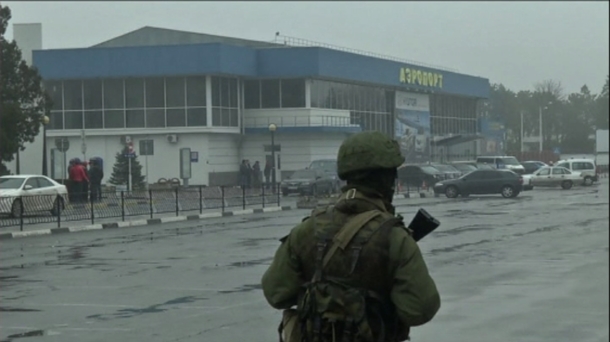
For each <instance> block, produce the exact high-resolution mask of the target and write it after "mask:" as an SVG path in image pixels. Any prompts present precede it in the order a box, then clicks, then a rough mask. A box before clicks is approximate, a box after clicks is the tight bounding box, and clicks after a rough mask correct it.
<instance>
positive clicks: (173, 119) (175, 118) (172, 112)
mask: <svg viewBox="0 0 610 342" xmlns="http://www.w3.org/2000/svg"><path fill="white" fill-rule="evenodd" d="M184 126H186V110H185V109H184V108H181V109H168V110H167V127H184Z"/></svg>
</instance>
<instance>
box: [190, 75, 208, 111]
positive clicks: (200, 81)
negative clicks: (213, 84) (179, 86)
mask: <svg viewBox="0 0 610 342" xmlns="http://www.w3.org/2000/svg"><path fill="white" fill-rule="evenodd" d="M186 95H187V98H186V103H187V106H189V107H197V106H205V104H206V98H205V97H206V94H205V76H193V77H187V78H186Z"/></svg>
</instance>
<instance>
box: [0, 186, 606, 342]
mask: <svg viewBox="0 0 610 342" xmlns="http://www.w3.org/2000/svg"><path fill="white" fill-rule="evenodd" d="M397 203H398V205H399V211H401V212H402V213H403V214H404V215H405V216H406V217H409V216H411V215H413V214H414V213H415V211H416V210H417V208H418V203H422V204H423V206H424V207H425V208H426V209H428V211H429V212H430V213H432V214H433V215H434V216H436V217H437V218H438V219H439V220H440V221H441V222H442V225H441V227H440V228H439V229H438V230H437V231H436V232H434V233H433V234H432V235H430V236H428V237H426V238H425V239H424V240H423V241H421V242H420V247H421V249H422V251H423V252H424V255H425V258H426V260H427V262H428V266H429V269H430V271H431V273H432V275H433V277H434V278H435V280H436V282H437V285H438V287H439V290H440V292H441V297H442V307H441V310H440V312H439V313H438V315H437V317H436V318H435V319H434V320H433V321H432V322H430V323H429V324H428V325H426V326H423V327H418V328H414V329H413V332H412V340H413V341H421V342H424V341H428V342H433V341H434V342H436V341H454V342H459V341H464V342H479V341H480V342H489V341H532V342H534V341H549V342H550V341H553V342H555V341H570V342H571V341H579V342H584V341H591V342H602V341H608V338H609V328H608V320H609V309H608V303H609V295H608V291H609V280H608V245H609V243H608V238H609V235H608V216H609V215H608V183H607V182H605V183H603V184H601V185H599V186H595V187H588V188H582V187H581V188H574V189H573V190H569V191H562V190H556V189H550V190H535V191H530V192H526V193H523V194H521V195H520V196H519V197H518V198H517V199H510V200H507V199H503V198H501V197H499V196H491V197H482V198H469V199H467V200H464V199H458V200H447V199H445V198H439V199H434V200H426V201H420V202H418V200H414V199H411V200H402V201H399V202H397ZM407 203H408V204H409V205H408V206H406V205H404V204H407ZM306 213H307V211H303V210H293V211H287V212H278V213H270V214H259V215H252V216H243V217H225V218H222V219H215V220H207V221H201V222H196V223H193V222H184V223H180V224H172V225H169V224H168V225H164V226H151V227H141V228H129V229H123V230H121V229H117V230H104V231H97V232H83V233H73V234H64V235H51V236H41V237H32V238H22V239H13V240H5V241H2V242H0V256H1V260H0V341H3V342H4V341H15V342H22V341H23V342H26V341H27V342H29V341H38V340H43V339H44V341H79V342H88V341H133V342H139V341H146V342H151V341H209V342H215V341H218V342H225V341H238V340H243V341H249V342H258V341H276V340H277V336H276V334H277V333H276V329H277V325H278V319H279V317H280V313H279V312H277V311H275V310H273V309H271V308H270V307H269V306H268V305H267V304H266V302H265V301H264V299H263V296H262V292H261V290H260V285H259V283H260V278H261V275H262V273H263V272H264V270H265V269H266V267H267V265H268V264H269V262H270V261H271V258H272V256H273V253H274V251H275V249H276V247H277V246H278V241H277V239H278V238H280V237H281V236H283V235H285V234H286V233H287V232H288V231H289V229H290V228H291V226H292V225H293V224H295V223H296V222H298V221H300V219H301V218H302V217H303V216H304V215H305V214H306Z"/></svg>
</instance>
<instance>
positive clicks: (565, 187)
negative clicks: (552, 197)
mask: <svg viewBox="0 0 610 342" xmlns="http://www.w3.org/2000/svg"><path fill="white" fill-rule="evenodd" d="M572 185H574V184H573V183H572V181H563V182H561V188H562V189H563V190H570V189H572Z"/></svg>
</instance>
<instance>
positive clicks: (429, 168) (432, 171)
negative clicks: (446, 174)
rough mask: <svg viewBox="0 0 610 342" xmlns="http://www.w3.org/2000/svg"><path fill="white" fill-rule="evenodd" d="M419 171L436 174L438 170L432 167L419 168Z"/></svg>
mask: <svg viewBox="0 0 610 342" xmlns="http://www.w3.org/2000/svg"><path fill="white" fill-rule="evenodd" d="M421 169H422V170H423V171H424V172H427V173H438V169H436V168H434V167H432V166H421Z"/></svg>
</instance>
